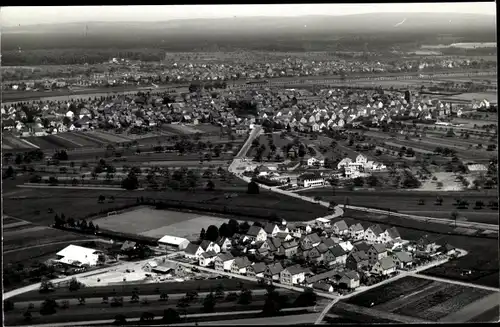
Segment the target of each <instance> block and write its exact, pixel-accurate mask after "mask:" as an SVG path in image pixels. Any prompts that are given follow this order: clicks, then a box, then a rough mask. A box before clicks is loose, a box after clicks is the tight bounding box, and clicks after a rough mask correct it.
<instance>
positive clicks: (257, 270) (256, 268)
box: [251, 262, 266, 274]
mask: <svg viewBox="0 0 500 327" xmlns="http://www.w3.org/2000/svg"><path fill="white" fill-rule="evenodd" d="M251 268H252V269H253V271H255V273H256V274H260V273H262V272H264V271H265V270H266V264H265V263H263V262H257V263H255V264H253V265H252V266H251Z"/></svg>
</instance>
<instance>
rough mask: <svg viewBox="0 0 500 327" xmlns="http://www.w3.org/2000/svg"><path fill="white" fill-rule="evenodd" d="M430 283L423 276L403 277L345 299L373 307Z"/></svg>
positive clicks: (355, 303) (352, 302)
mask: <svg viewBox="0 0 500 327" xmlns="http://www.w3.org/2000/svg"><path fill="white" fill-rule="evenodd" d="M431 283H432V281H431V280H427V279H423V278H417V277H404V278H401V279H398V280H396V281H395V282H393V283H390V284H385V285H382V286H379V287H375V288H373V289H371V290H369V291H366V292H363V293H361V294H359V295H356V296H354V297H352V298H350V299H349V300H347V303H350V304H354V305H359V306H362V307H367V308H369V307H372V306H373V307H375V306H378V305H381V304H383V303H386V302H388V301H391V300H393V299H396V298H399V297H400V296H402V295H403V296H404V295H406V294H409V293H411V292H414V291H416V290H419V289H421V288H424V287H426V286H427V285H429V284H431Z"/></svg>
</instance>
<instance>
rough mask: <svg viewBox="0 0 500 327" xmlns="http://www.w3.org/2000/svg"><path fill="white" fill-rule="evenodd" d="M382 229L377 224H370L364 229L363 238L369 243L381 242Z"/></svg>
mask: <svg viewBox="0 0 500 327" xmlns="http://www.w3.org/2000/svg"><path fill="white" fill-rule="evenodd" d="M382 233H383V230H382V228H381V227H380V226H379V225H372V226H370V227H368V228H367V229H366V230H365V234H364V236H363V238H364V239H365V241H367V242H370V243H382V240H383V237H382Z"/></svg>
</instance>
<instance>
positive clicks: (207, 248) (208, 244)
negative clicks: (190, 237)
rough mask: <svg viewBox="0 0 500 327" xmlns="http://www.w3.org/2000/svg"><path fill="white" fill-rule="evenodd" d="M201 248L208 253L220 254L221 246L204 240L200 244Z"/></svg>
mask: <svg viewBox="0 0 500 327" xmlns="http://www.w3.org/2000/svg"><path fill="white" fill-rule="evenodd" d="M200 247H201V248H202V249H203V251H205V252H208V251H213V252H215V253H219V252H220V246H219V244H217V243H215V242H212V241H209V240H203V241H202V242H201V244H200Z"/></svg>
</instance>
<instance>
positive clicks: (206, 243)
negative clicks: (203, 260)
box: [200, 240, 212, 251]
mask: <svg viewBox="0 0 500 327" xmlns="http://www.w3.org/2000/svg"><path fill="white" fill-rule="evenodd" d="M211 243H212V241H209V240H203V241H202V242H201V244H200V246H201V248H202V249H203V251H206V250H207V248H208V247H209V246H210V244H211Z"/></svg>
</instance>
